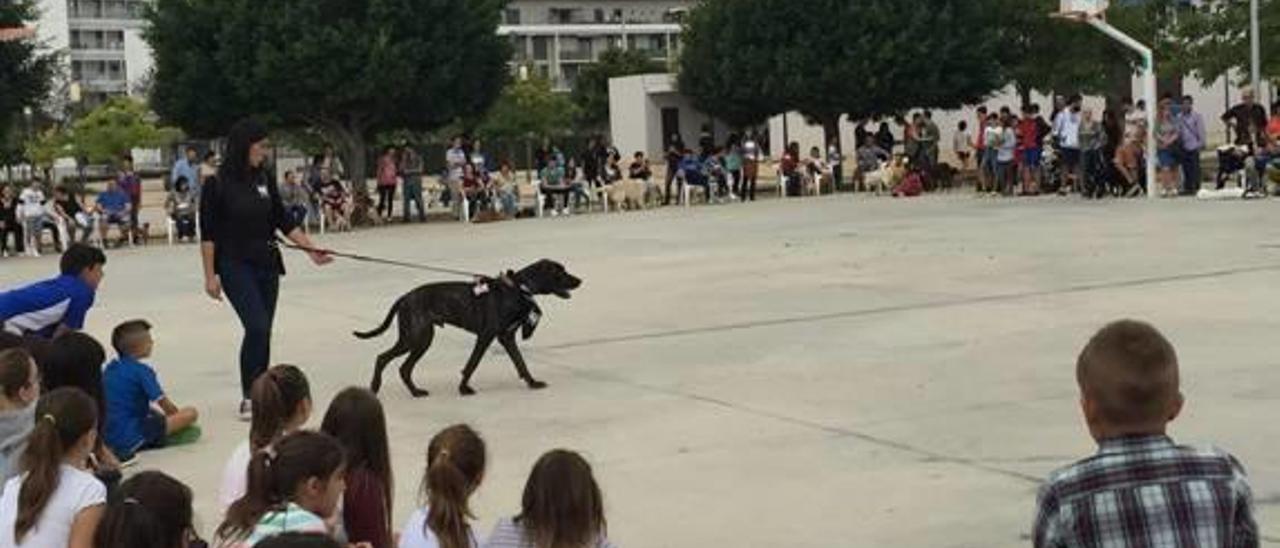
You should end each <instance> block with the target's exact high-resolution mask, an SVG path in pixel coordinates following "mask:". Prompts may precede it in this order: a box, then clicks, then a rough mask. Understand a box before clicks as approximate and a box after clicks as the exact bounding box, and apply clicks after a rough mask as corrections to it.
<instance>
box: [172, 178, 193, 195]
mask: <svg viewBox="0 0 1280 548" xmlns="http://www.w3.org/2000/svg"><path fill="white" fill-rule="evenodd" d="M190 188H191V182H190V181H188V180H187V178H186V177H185V176H182V177H178V180H176V181H174V182H173V189H174V190H175V191H177V192H186V191H187V190H188V189H190Z"/></svg>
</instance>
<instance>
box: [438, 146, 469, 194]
mask: <svg viewBox="0 0 1280 548" xmlns="http://www.w3.org/2000/svg"><path fill="white" fill-rule="evenodd" d="M463 144H464V141H463V139H462V136H461V135H458V136H455V137H454V138H453V144H452V145H451V146H450V147H449V150H446V151H445V153H444V163H445V168H446V169H447V173H448V174H449V177H448V181H447V184H448V185H449V186H451V187H457V186H458V185H460V184H462V166H465V165H467V163H468V161H467V151H466V150H465V149H464V148H463Z"/></svg>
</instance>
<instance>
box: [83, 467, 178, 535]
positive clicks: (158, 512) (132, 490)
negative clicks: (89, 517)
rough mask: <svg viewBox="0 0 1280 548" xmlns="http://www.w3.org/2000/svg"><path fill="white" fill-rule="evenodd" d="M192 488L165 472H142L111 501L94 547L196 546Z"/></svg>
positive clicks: (122, 485)
mask: <svg viewBox="0 0 1280 548" xmlns="http://www.w3.org/2000/svg"><path fill="white" fill-rule="evenodd" d="M191 502H192V494H191V488H190V487H187V486H186V485H183V483H182V482H180V481H178V480H176V479H173V478H172V477H170V476H168V475H166V474H164V473H163V472H155V471H147V472H141V473H139V474H138V475H136V476H133V477H131V478H129V480H128V481H126V482H124V483H122V484H121V485H120V488H119V489H117V490H116V491H115V492H114V493H111V494H110V495H109V497H108V500H107V506H106V512H105V513H104V514H103V516H102V521H101V522H99V523H98V530H97V532H96V533H95V534H94V540H93V548H196V547H197V546H203V541H201V540H200V538H199V537H198V536H196V533H195V525H194V521H195V520H194V519H193V518H194V515H195V512H194V510H193V509H192V507H191Z"/></svg>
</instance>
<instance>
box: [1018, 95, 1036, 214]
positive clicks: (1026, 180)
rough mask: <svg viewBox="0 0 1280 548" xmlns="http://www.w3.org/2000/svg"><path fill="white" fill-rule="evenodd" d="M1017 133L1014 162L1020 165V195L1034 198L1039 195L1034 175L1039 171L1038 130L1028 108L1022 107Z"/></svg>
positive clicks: (1032, 112)
mask: <svg viewBox="0 0 1280 548" xmlns="http://www.w3.org/2000/svg"><path fill="white" fill-rule="evenodd" d="M1017 132H1018V155H1017V156H1016V160H1015V161H1017V162H1018V163H1020V164H1021V167H1020V171H1021V173H1022V194H1023V195H1024V196H1034V195H1036V194H1039V193H1040V189H1038V188H1036V187H1037V185H1036V174H1037V171H1039V169H1040V128H1039V127H1038V125H1037V124H1036V118H1035V115H1034V111H1033V110H1032V108H1031V107H1030V106H1026V107H1022V118H1019V119H1018V127H1017Z"/></svg>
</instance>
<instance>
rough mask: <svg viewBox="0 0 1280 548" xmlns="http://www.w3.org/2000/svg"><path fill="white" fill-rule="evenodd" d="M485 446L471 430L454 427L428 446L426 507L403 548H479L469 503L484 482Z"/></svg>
mask: <svg viewBox="0 0 1280 548" xmlns="http://www.w3.org/2000/svg"><path fill="white" fill-rule="evenodd" d="M485 460H486V456H485V446H484V440H482V439H480V435H479V434H477V433H476V431H475V430H472V429H471V427H470V426H467V425H465V424H459V425H455V426H450V427H448V428H446V429H444V430H442V431H440V433H439V434H436V436H435V437H434V438H431V444H430V445H428V446H427V470H426V472H425V473H424V474H423V479H422V491H423V498H424V499H426V507H425V508H421V509H418V510H417V511H416V512H414V513H413V516H411V517H410V518H409V522H408V523H407V524H406V525H405V528H404V532H402V533H401V534H400V548H475V547H476V546H477V543H476V537H475V533H473V532H472V531H471V525H470V523H468V522H469V521H470V520H471V519H474V517H475V516H473V515H472V514H471V508H470V507H469V506H468V504H467V501H468V500H469V499H470V498H471V494H472V493H474V492H475V491H476V488H478V487H480V482H481V480H482V479H484V470H485Z"/></svg>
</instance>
